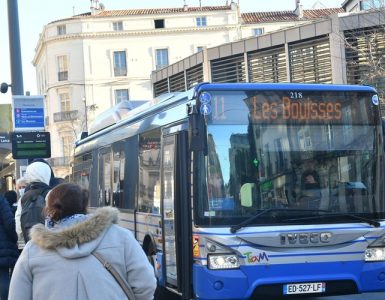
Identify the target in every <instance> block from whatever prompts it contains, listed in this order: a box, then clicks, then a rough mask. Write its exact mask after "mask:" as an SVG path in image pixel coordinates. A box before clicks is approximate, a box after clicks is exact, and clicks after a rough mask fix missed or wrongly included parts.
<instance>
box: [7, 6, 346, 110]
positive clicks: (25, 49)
mask: <svg viewBox="0 0 385 300" xmlns="http://www.w3.org/2000/svg"><path fill="white" fill-rule="evenodd" d="M8 1H13V0H7V1H6V0H3V1H0V57H1V59H0V83H2V82H6V83H8V84H10V83H11V82H10V81H11V71H10V65H9V60H10V59H9V39H8V14H7V2H8ZM236 1H238V0H236ZM185 2H186V4H187V5H189V6H199V4H200V3H201V4H202V6H210V5H211V6H219V5H225V4H226V2H227V1H226V0H166V1H164V0H142V1H137V0H100V3H103V4H104V6H105V7H106V9H107V10H114V9H133V8H164V7H182V6H183V5H184V3H185ZM228 2H230V1H228ZM295 2H296V0H270V1H266V0H239V3H240V9H241V12H261V11H282V10H294V8H295ZM343 2H344V1H343V0H318V1H317V0H301V4H302V5H303V8H304V9H311V8H313V7H314V5H316V7H317V8H322V7H340V6H341V4H342V3H343ZM18 8H19V27H20V43H21V55H22V68H23V83H24V92H27V91H30V93H31V95H36V91H37V88H36V74H35V68H34V67H33V65H32V60H33V57H34V55H35V47H36V45H37V41H38V39H39V34H40V33H42V31H43V27H44V25H46V24H48V23H50V22H52V21H54V20H59V19H63V18H67V17H71V16H72V15H74V14H80V13H85V12H89V11H90V0H61V1H59V0H18ZM10 101H11V91H10V90H8V93H7V94H0V103H9V102H10Z"/></svg>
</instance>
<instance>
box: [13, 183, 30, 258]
mask: <svg viewBox="0 0 385 300" xmlns="http://www.w3.org/2000/svg"><path fill="white" fill-rule="evenodd" d="M27 185H28V180H27V179H26V178H24V177H21V178H19V179H18V180H16V192H17V194H18V200H17V209H16V212H15V223H16V233H17V248H18V249H19V251H20V252H21V251H22V250H23V248H24V246H25V242H24V236H23V231H22V230H21V223H20V216H21V201H20V199H21V197H23V195H24V191H25V188H26V186H27Z"/></svg>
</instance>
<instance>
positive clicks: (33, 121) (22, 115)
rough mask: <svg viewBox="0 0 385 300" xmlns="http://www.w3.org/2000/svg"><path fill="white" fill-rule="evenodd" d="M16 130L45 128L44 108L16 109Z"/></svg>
mask: <svg viewBox="0 0 385 300" xmlns="http://www.w3.org/2000/svg"><path fill="white" fill-rule="evenodd" d="M14 110H15V112H14V113H15V128H36V127H38V128H39V127H41V128H44V109H43V108H15V109H14Z"/></svg>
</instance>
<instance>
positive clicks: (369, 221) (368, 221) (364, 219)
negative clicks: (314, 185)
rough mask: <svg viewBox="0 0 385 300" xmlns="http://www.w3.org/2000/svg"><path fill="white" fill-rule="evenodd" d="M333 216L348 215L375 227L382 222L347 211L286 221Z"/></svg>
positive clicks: (352, 218) (347, 216)
mask: <svg viewBox="0 0 385 300" xmlns="http://www.w3.org/2000/svg"><path fill="white" fill-rule="evenodd" d="M332 217H346V218H349V219H351V220H357V221H362V222H365V223H367V224H369V225H372V226H373V227H380V226H381V223H380V222H377V221H375V220H372V219H369V218H365V217H359V216H356V215H352V214H347V213H326V214H321V215H317V216H311V217H298V218H293V219H286V220H285V221H289V222H290V221H300V220H316V219H323V218H332Z"/></svg>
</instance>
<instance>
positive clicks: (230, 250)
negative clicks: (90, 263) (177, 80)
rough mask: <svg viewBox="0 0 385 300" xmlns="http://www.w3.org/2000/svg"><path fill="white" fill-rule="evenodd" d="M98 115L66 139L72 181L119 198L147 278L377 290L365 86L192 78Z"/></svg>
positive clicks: (379, 185)
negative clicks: (73, 140) (87, 128)
mask: <svg viewBox="0 0 385 300" xmlns="http://www.w3.org/2000/svg"><path fill="white" fill-rule="evenodd" d="M104 115H105V116H106V114H104ZM107 115H108V114H107ZM116 115H121V114H119V113H115V116H116ZM107 119H108V118H107ZM110 120H115V121H114V122H112V123H111V122H110V123H108V124H106V125H105V126H103V125H102V124H103V122H102V121H100V122H99V124H98V126H96V127H95V128H96V129H95V130H94V132H90V134H89V136H88V137H86V138H84V139H82V140H80V141H78V143H77V145H76V149H75V157H74V173H73V175H74V180H75V181H76V182H77V183H79V184H81V185H82V186H84V187H86V188H88V189H89V190H90V194H91V207H99V206H105V205H112V206H116V207H118V208H119V209H120V211H121V219H120V222H121V225H122V226H125V227H127V228H129V229H130V230H132V232H133V233H134V235H135V236H136V238H137V239H138V241H139V242H140V243H141V245H142V246H143V250H144V251H145V253H146V254H147V256H148V258H149V259H150V261H151V262H152V263H153V265H154V268H155V271H156V274H157V275H158V282H159V286H161V287H163V288H166V289H168V290H170V291H173V292H175V293H176V294H179V295H181V296H182V299H266V298H267V297H278V296H282V297H285V296H290V295H296V294H303V295H309V296H321V295H338V294H355V293H363V292H372V291H384V290H385V201H384V182H385V181H384V150H383V149H384V147H383V134H382V123H381V116H380V112H379V99H378V96H377V94H376V91H375V90H374V89H373V88H371V87H367V86H348V85H315V84H290V83H286V84H253V83H250V84H249V83H229V84H214V83H202V84H199V85H197V86H196V87H195V88H193V89H191V90H189V91H187V92H181V93H171V94H166V95H163V96H160V97H159V98H156V99H154V100H153V101H151V102H149V103H146V104H144V105H142V106H140V107H138V108H135V109H133V110H131V111H128V112H126V113H125V116H124V117H123V118H122V119H120V120H118V119H117V118H110Z"/></svg>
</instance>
